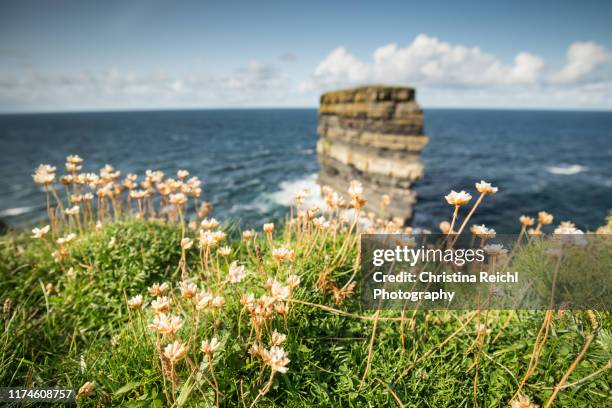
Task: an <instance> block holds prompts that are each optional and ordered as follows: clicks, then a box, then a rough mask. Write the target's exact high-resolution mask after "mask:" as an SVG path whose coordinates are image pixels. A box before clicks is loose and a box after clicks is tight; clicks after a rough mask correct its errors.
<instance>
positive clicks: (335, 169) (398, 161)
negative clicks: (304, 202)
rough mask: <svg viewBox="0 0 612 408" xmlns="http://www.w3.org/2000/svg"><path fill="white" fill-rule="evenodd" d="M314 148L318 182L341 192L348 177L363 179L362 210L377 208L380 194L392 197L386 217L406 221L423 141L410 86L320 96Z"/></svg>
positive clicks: (420, 171) (420, 113)
mask: <svg viewBox="0 0 612 408" xmlns="http://www.w3.org/2000/svg"><path fill="white" fill-rule="evenodd" d="M318 133H319V141H318V143H317V152H318V157H319V163H320V164H321V171H320V172H319V179H318V182H319V184H320V185H322V186H323V185H328V186H330V187H331V188H333V189H334V190H336V191H338V192H341V193H343V194H344V193H346V190H347V187H348V184H349V182H350V181H351V180H359V181H360V182H361V183H362V184H363V190H364V196H365V197H366V198H367V199H368V203H367V204H366V207H365V209H366V211H373V212H375V213H376V214H379V213H380V199H381V196H382V195H384V194H387V195H389V197H390V198H391V204H390V206H389V207H388V208H387V209H386V210H385V216H386V217H388V218H393V219H396V221H398V222H401V223H402V224H406V223H407V222H408V221H409V220H410V218H411V217H412V206H413V205H414V203H415V201H416V193H415V192H414V191H412V190H411V189H410V187H411V186H412V184H413V183H414V182H415V181H416V180H417V179H419V178H420V177H421V176H422V174H423V165H422V164H421V162H420V152H421V150H422V149H423V147H425V145H426V144H427V140H428V139H427V136H425V135H424V134H423V111H422V110H421V108H420V107H419V105H417V103H416V100H415V90H414V89H413V88H407V87H390V86H363V87H359V88H353V89H345V90H340V91H334V92H328V93H325V94H323V95H321V104H320V107H319V127H318Z"/></svg>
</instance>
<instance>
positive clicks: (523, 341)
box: [0, 220, 612, 407]
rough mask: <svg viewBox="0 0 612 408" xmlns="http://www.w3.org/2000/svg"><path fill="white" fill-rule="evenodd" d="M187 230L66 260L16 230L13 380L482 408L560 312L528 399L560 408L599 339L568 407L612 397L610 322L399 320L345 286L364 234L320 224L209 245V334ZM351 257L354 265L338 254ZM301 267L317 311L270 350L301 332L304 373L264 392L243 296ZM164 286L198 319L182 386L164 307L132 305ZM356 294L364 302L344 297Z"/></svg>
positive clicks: (109, 396)
mask: <svg viewBox="0 0 612 408" xmlns="http://www.w3.org/2000/svg"><path fill="white" fill-rule="evenodd" d="M181 234H182V231H181V227H180V226H179V225H177V224H169V223H162V222H159V221H142V220H129V221H120V222H116V223H110V224H108V225H105V226H104V227H103V228H101V229H100V230H98V231H96V230H95V229H93V228H92V229H91V230H89V231H87V232H84V233H82V234H80V235H79V236H78V238H76V239H75V240H74V241H73V242H71V243H70V246H69V255H68V256H67V257H66V258H65V259H64V260H63V261H62V262H59V263H58V262H55V261H54V259H53V256H52V255H51V252H52V251H53V250H55V249H56V248H55V245H53V244H52V243H51V240H45V239H38V240H34V239H32V238H30V236H29V235H25V234H24V233H17V234H12V235H8V236H5V237H3V238H2V239H1V241H0V244H1V249H0V251H1V252H0V260H1V262H0V276H1V280H0V282H1V284H0V299H1V300H2V302H4V310H3V316H2V323H1V325H2V326H1V329H2V333H1V336H0V384H2V385H3V386H20V387H25V386H28V387H42V386H47V387H52V386H58V387H70V388H75V389H77V390H78V389H79V388H80V387H81V386H82V385H83V384H84V383H86V382H87V381H89V382H93V383H95V392H94V393H92V394H91V395H89V396H82V397H80V398H79V405H81V406H124V407H125V406H133V407H136V406H142V407H150V406H154V407H155V406H158V407H165V406H170V405H172V403H173V402H175V403H176V405H181V404H184V406H214V405H215V400H216V397H215V385H214V384H215V382H216V383H217V384H218V389H219V401H220V402H219V403H220V405H221V406H242V404H243V403H244V405H246V406H247V407H248V406H250V405H251V404H252V403H253V401H255V400H256V399H257V401H256V402H257V406H293V407H302V406H314V405H318V406H338V407H339V406H343V407H344V406H354V407H363V406H395V405H399V404H403V405H404V406H406V407H410V406H414V407H417V406H418V407H424V406H426V407H457V406H473V405H474V392H476V401H477V403H478V405H479V406H486V407H490V406H507V405H508V404H509V400H510V399H511V397H512V396H513V394H514V393H515V391H516V390H517V389H518V387H519V384H520V382H521V380H522V378H523V376H524V374H525V372H526V370H527V368H528V366H529V364H530V359H531V357H532V352H533V349H534V345H535V343H534V342H535V341H536V338H537V337H538V331H539V330H540V328H541V327H542V323H543V321H544V320H545V319H546V318H547V317H548V316H549V315H550V332H549V333H548V336H547V339H546V340H545V344H543V346H542V348H541V354H540V356H539V362H538V364H537V366H536V367H535V369H534V372H533V375H532V376H530V378H529V379H528V380H527V382H526V383H527V385H526V386H525V387H524V388H523V389H522V391H521V393H523V394H526V395H528V396H530V397H531V400H532V402H534V403H539V404H542V405H543V404H544V403H546V401H547V400H548V398H549V397H550V396H551V394H552V392H553V390H552V388H553V387H554V386H555V385H556V384H557V383H558V381H559V380H560V379H561V378H562V376H563V375H564V373H565V372H566V370H568V368H569V367H570V364H571V362H572V361H573V360H574V359H575V358H576V356H577V355H578V354H579V353H580V351H581V349H582V348H583V345H584V344H585V341H587V340H588V338H589V336H591V334H592V333H593V340H592V343H591V344H590V347H589V348H588V350H587V352H586V354H585V355H584V358H583V360H582V361H581V362H580V364H579V365H578V366H577V368H576V369H575V370H573V372H572V373H571V374H570V376H569V378H568V380H567V382H566V384H570V385H571V384H572V383H576V384H575V385H571V386H568V387H567V388H564V389H562V390H561V391H560V392H559V394H558V395H557V396H556V399H555V404H557V405H558V406H568V407H583V406H584V407H586V406H593V407H603V406H606V404H607V403H609V396H610V383H611V381H610V380H611V377H610V371H609V368H610V359H611V356H612V332H611V331H610V327H611V326H610V323H611V321H610V314H609V313H598V314H593V315H591V316H589V314H588V313H587V312H571V311H565V312H551V313H549V312H546V311H542V312H526V311H525V312H511V311H508V312H503V311H490V312H485V311H483V312H480V313H477V312H475V311H455V312H453V311H449V312H445V311H429V312H425V311H419V312H418V313H416V315H415V316H414V320H411V318H412V312H406V315H405V320H404V321H399V320H398V319H397V318H398V317H400V313H399V312H381V313H379V314H376V313H375V312H372V311H364V310H361V308H360V305H359V302H358V298H359V293H358V292H357V293H356V294H354V295H352V296H349V295H350V293H348V292H347V293H344V294H342V293H341V290H340V289H341V288H342V287H343V286H344V284H345V283H347V282H348V280H349V278H350V276H351V274H352V272H353V266H354V260H355V257H356V245H355V240H353V238H352V236H351V235H347V233H346V232H345V233H344V234H339V235H338V236H337V237H334V239H332V236H331V234H322V233H318V232H316V231H315V230H310V229H308V230H300V231H297V230H296V229H292V228H287V230H286V231H285V232H284V234H283V235H282V236H281V235H280V234H279V235H278V236H275V237H273V238H270V239H269V240H268V239H267V238H266V237H262V238H261V239H258V240H255V238H252V239H251V240H249V241H247V240H245V239H242V237H240V236H238V233H237V232H236V231H229V238H226V241H227V242H226V244H227V245H229V246H230V247H231V253H230V255H229V256H228V257H227V259H228V262H226V260H225V259H226V258H224V257H219V256H217V255H214V257H213V255H210V256H211V257H210V259H208V261H209V262H210V263H209V264H208V267H207V268H206V270H205V271H204V273H203V274H202V270H201V259H200V257H199V256H198V249H196V248H195V246H194V248H192V249H190V250H188V251H187V256H186V270H187V273H188V275H189V276H190V277H191V278H192V279H193V281H194V282H195V283H197V284H198V285H199V286H200V287H201V288H204V287H206V288H209V289H211V290H212V291H213V292H215V294H217V295H220V296H223V297H224V299H225V301H226V303H225V304H224V305H223V307H222V308H220V310H219V311H218V313H217V314H216V315H214V316H213V315H212V314H211V313H210V311H203V313H202V314H201V315H200V320H199V322H198V324H197V327H195V326H194V325H195V323H194V316H195V315H194V313H195V308H194V309H193V310H192V309H190V307H191V306H189V305H190V302H189V301H187V300H181V298H180V291H179V290H178V287H179V283H180V281H181V268H180V267H179V265H180V260H181V237H182V235H181ZM186 234H187V236H189V235H190V234H191V235H193V232H191V231H188V232H186ZM300 234H301V236H300ZM192 238H194V239H195V236H192ZM280 247H287V248H291V249H292V250H293V251H295V260H283V261H279V262H277V261H275V259H274V258H273V257H272V251H271V249H272V248H280ZM343 253H346V257H345V258H344V257H343V256H340V257H339V258H336V259H334V256H335V255H336V254H343ZM213 258H214V259H213ZM342 258H344V259H342ZM233 260H238V261H240V263H241V264H243V265H244V266H245V270H246V271H247V277H246V278H245V279H244V280H242V281H241V282H240V283H237V284H230V283H227V284H224V283H223V282H224V281H225V279H224V277H225V276H227V273H228V269H229V265H228V264H229V263H230V262H231V261H233ZM519 261H520V260H519ZM217 264H218V265H219V270H220V271H221V274H222V279H221V280H218V279H217V276H216V274H217V271H216V270H215V268H216V265H217ZM290 274H297V275H298V276H299V277H300V278H301V283H300V284H299V286H297V287H296V288H295V290H294V292H293V293H292V296H291V297H292V299H296V300H297V301H299V302H308V303H312V304H313V305H310V304H304V303H298V302H294V301H287V302H285V303H284V304H286V305H287V307H288V309H289V310H288V314H287V319H286V320H285V319H284V318H283V316H282V315H281V314H278V313H277V314H275V315H274V316H272V317H270V318H269V319H268V320H267V321H266V323H265V324H264V328H263V330H262V336H261V344H262V345H263V346H265V347H267V345H268V343H269V342H270V339H271V338H270V335H271V332H272V330H273V329H276V330H277V331H278V332H280V333H284V334H286V335H287V339H286V342H285V343H284V344H283V345H282V347H284V350H285V351H286V352H287V356H288V358H289V360H290V362H289V364H288V371H287V372H286V373H285V374H283V373H281V372H277V373H276V375H274V376H272V377H271V378H272V383H271V386H270V388H269V391H267V392H266V393H265V395H263V394H262V395H260V393H261V390H262V389H263V388H264V387H265V385H266V383H267V381H268V379H269V378H270V373H271V372H270V368H269V367H267V366H266V365H265V364H262V361H261V359H260V358H257V357H256V356H255V357H254V356H252V355H251V354H249V348H250V347H251V346H252V344H253V343H254V342H255V334H254V333H253V325H252V323H251V322H250V321H249V317H248V313H247V312H245V308H244V306H243V305H241V304H240V298H241V295H243V294H246V293H253V294H254V295H255V296H256V297H259V296H261V295H263V294H265V293H267V289H266V288H265V282H266V280H267V279H268V277H276V278H277V279H278V281H280V282H284V280H285V279H286V277H287V276H289V275H290ZM201 277H203V278H204V279H205V281H204V282H201V281H200V278H201ZM156 282H159V283H161V282H169V283H170V285H171V286H172V288H171V289H169V292H168V293H170V292H171V291H172V290H173V289H175V290H174V298H173V299H172V306H171V308H170V313H173V314H178V315H180V316H182V319H183V321H184V322H185V324H184V325H183V327H182V328H181V329H180V330H179V331H178V332H177V334H176V336H177V337H178V338H180V339H182V341H183V343H189V344H188V350H189V351H188V352H187V356H188V358H189V360H191V362H190V363H188V362H187V359H185V360H181V361H179V362H178V363H177V364H176V370H175V373H174V376H175V378H174V382H175V386H174V387H172V386H171V382H172V379H171V378H172V374H168V373H167V372H166V374H164V369H163V366H162V363H160V354H159V353H158V350H157V349H156V346H155V343H156V335H155V334H154V333H153V332H152V331H151V330H149V329H148V328H147V327H146V325H147V324H149V323H150V322H151V321H152V319H153V312H152V311H151V310H150V308H149V307H145V308H143V309H142V310H139V309H129V308H128V307H127V305H126V301H127V299H128V298H131V297H132V296H134V295H136V294H142V295H144V297H145V305H148V304H149V303H150V302H151V300H152V296H150V295H148V294H147V287H150V286H151V285H153V284H154V283H156ZM48 284H52V285H53V287H50V286H49V287H48V286H47V285H48ZM356 290H357V291H358V287H357V288H356ZM334 295H336V296H334ZM343 297H348V298H346V299H344V300H343V301H340V300H341V299H342V298H343ZM179 305H181V306H180V307H179ZM340 311H341V312H340ZM340 313H342V314H340ZM391 319H395V320H391ZM593 319H596V322H593V321H592V320H593ZM477 322H480V323H479V324H483V325H485V326H477V325H476V323H477ZM593 324H595V325H596V326H595V328H593V326H592V325H593ZM239 326H240V329H239ZM374 327H376V331H375V335H374V337H371V336H372V333H373V328H374ZM482 327H486V330H484V331H483V330H482ZM194 330H195V332H193V331H194ZM239 330H240V332H239ZM212 336H216V337H217V338H218V339H219V341H220V342H221V347H220V349H219V350H218V351H217V352H216V353H214V355H213V359H212V361H213V367H214V371H211V370H210V366H209V360H208V358H207V357H206V356H205V354H204V353H203V352H202V351H201V350H200V343H201V341H202V340H206V339H210V338H211V337H212ZM188 339H191V342H189V340H188ZM372 339H373V343H372V348H371V355H370V360H369V364H368V358H369V352H370V341H371V340H372ZM167 342H168V341H167V340H164V341H163V345H164V346H165V344H166V343H167ZM606 366H607V367H608V369H606ZM367 367H369V368H367ZM166 369H167V367H166ZM366 370H368V372H367V375H366V376H365V378H364V373H365V372H366ZM213 373H214V378H213V376H212V374H213ZM476 373H478V376H477V381H475V374H476ZM402 374H403V375H402ZM585 377H586V378H585ZM362 379H363V384H362ZM582 379H585V380H584V381H583V380H582ZM360 384H362V386H360ZM474 384H476V387H475V386H474ZM172 388H174V393H173V392H172ZM474 389H476V391H474ZM400 401H401V402H400ZM98 404H101V405H98Z"/></svg>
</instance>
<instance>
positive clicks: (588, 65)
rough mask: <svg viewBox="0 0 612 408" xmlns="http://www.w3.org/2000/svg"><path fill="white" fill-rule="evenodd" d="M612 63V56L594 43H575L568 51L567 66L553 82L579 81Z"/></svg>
mask: <svg viewBox="0 0 612 408" xmlns="http://www.w3.org/2000/svg"><path fill="white" fill-rule="evenodd" d="M610 63H612V54H611V53H609V52H608V51H606V49H605V48H603V47H602V46H601V45H598V44H595V43H593V42H575V43H573V44H572V45H571V46H570V47H569V49H568V50H567V64H566V65H565V66H564V67H563V69H561V71H559V72H558V73H557V74H555V75H554V76H553V81H555V82H561V83H571V82H575V81H578V80H580V79H582V78H584V77H585V76H587V75H588V74H590V73H591V72H593V71H594V70H595V69H596V68H597V67H599V66H601V65H603V64H610Z"/></svg>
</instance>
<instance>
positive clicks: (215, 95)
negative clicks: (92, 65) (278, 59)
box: [0, 60, 291, 111]
mask: <svg viewBox="0 0 612 408" xmlns="http://www.w3.org/2000/svg"><path fill="white" fill-rule="evenodd" d="M290 88H291V86H290V84H289V80H288V78H287V77H286V75H285V74H284V73H282V72H280V71H279V70H277V69H276V68H275V67H274V66H271V65H267V64H262V63H260V62H258V61H254V60H253V61H248V62H247V63H246V64H245V65H244V66H242V67H239V68H237V69H235V70H234V71H233V72H229V73H227V74H225V75H219V74H216V73H213V72H209V71H202V70H194V71H192V72H190V73H187V74H184V75H182V76H176V75H171V74H170V73H168V72H165V71H155V72H150V73H144V74H142V73H141V74H136V73H133V72H125V71H122V70H120V69H117V68H111V69H108V70H105V71H97V72H90V71H80V72H76V73H73V74H67V73H60V74H56V73H50V72H45V71H42V70H40V69H39V68H29V69H21V70H18V71H12V72H7V71H4V72H0V110H5V111H12V110H40V109H43V110H53V109H58V107H59V109H62V110H63V109H68V110H72V109H74V110H80V109H124V108H160V107H162V108H163V107H176V108H180V107H219V106H221V107H222V106H258V105H261V104H267V105H270V106H274V105H277V104H279V101H283V100H284V99H285V98H286V96H285V95H286V93H287V91H288V89H290Z"/></svg>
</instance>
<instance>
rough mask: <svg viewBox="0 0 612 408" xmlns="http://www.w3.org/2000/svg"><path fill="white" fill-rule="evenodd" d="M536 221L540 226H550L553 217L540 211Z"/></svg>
mask: <svg viewBox="0 0 612 408" xmlns="http://www.w3.org/2000/svg"><path fill="white" fill-rule="evenodd" d="M538 221H539V222H540V224H542V225H548V224H552V222H553V216H552V214H549V213H547V212H546V211H540V212H539V213H538Z"/></svg>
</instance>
